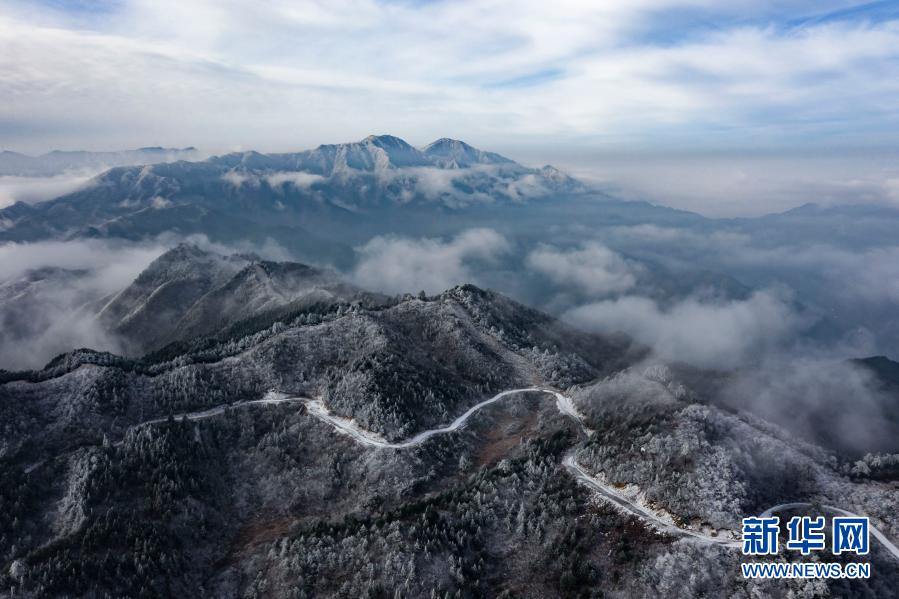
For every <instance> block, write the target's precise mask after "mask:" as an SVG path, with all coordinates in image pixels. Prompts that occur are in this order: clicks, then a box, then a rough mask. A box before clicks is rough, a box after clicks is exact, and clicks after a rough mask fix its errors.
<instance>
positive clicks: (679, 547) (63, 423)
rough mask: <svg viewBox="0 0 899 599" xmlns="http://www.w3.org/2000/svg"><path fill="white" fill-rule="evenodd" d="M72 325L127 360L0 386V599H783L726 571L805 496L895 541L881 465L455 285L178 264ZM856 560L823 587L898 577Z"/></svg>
mask: <svg viewBox="0 0 899 599" xmlns="http://www.w3.org/2000/svg"><path fill="white" fill-rule="evenodd" d="M45 274H47V275H49V274H52V273H45ZM38 280H39V278H37V277H35V278H34V281H38ZM90 306H91V309H93V310H95V313H96V314H97V315H98V316H97V318H98V319H99V322H101V323H102V324H103V325H104V326H106V327H110V329H111V330H114V331H116V332H117V333H118V334H121V335H123V336H125V337H129V338H130V339H132V340H133V341H136V342H138V343H143V344H145V345H146V347H145V349H148V350H150V353H147V354H145V355H140V354H139V353H134V354H130V355H127V356H123V355H117V354H112V353H103V352H97V351H92V350H87V349H82V350H76V351H72V352H67V353H65V354H62V355H60V356H58V357H57V358H56V359H54V360H53V361H51V362H50V363H49V364H47V366H46V367H44V368H41V369H36V370H31V371H22V372H5V371H0V422H2V426H3V435H2V436H0V477H2V480H3V484H2V485H0V508H2V509H0V513H2V514H3V516H2V517H0V590H2V592H4V593H5V594H7V595H9V596H17V597H19V596H25V597H44V596H71V595H79V596H89V597H100V596H103V595H112V596H154V595H166V596H175V595H177V596H235V597H236V596H259V597H261V596H278V597H282V596H283V597H290V596H301V597H302V596H307V597H311V596H335V597H337V596H354V597H355V596H366V595H367V596H369V597H389V596H394V595H396V594H397V593H399V594H400V595H406V596H422V597H427V596H439V597H451V596H522V597H546V596H563V597H569V596H570V597H576V596H581V595H582V591H583V589H591V588H593V589H595V588H602V589H603V592H604V593H605V594H612V595H616V596H622V597H623V596H658V595H660V594H662V595H664V594H666V593H669V592H672V591H673V589H678V590H679V592H680V593H681V594H685V595H689V596H701V595H706V596H715V595H721V594H722V593H723V594H724V595H727V596H734V595H739V594H740V593H741V592H747V593H749V594H750V596H752V595H756V596H767V595H776V596H781V595H783V596H786V593H789V592H791V589H792V586H791V585H792V583H785V582H783V581H747V580H745V579H741V578H738V577H737V575H736V574H735V573H736V572H738V571H739V568H738V561H739V560H740V559H741V556H740V553H739V551H737V550H734V549H733V546H732V545H733V544H734V543H733V541H729V540H728V539H733V538H734V537H733V536H731V535H734V534H736V533H735V532H734V531H735V530H738V527H739V519H740V517H741V516H742V515H743V514H745V513H757V512H758V511H760V510H762V509H765V508H767V507H771V506H773V505H774V504H775V503H778V502H784V501H818V502H823V503H833V504H837V505H840V506H844V507H846V508H847V509H849V508H851V509H861V508H864V509H865V510H866V513H867V514H870V515H872V516H874V517H875V518H876V522H877V525H878V526H880V527H882V528H883V529H884V530H887V531H889V532H890V534H892V531H894V530H896V529H897V527H899V522H897V521H896V519H895V513H896V512H895V510H893V509H892V508H891V506H892V505H893V504H892V499H893V498H894V491H892V490H890V489H889V488H888V487H887V486H885V484H886V483H884V482H883V481H884V480H887V481H888V480H890V476H892V475H891V474H890V472H891V470H890V468H892V466H891V463H888V460H886V458H884V457H876V456H871V457H866V458H865V460H866V461H860V462H857V463H853V461H852V460H851V459H846V458H845V457H844V456H841V455H840V454H835V453H832V452H829V451H828V450H826V449H823V448H821V447H819V446H815V445H811V444H808V443H805V442H803V441H801V440H798V439H797V438H795V436H792V435H790V434H789V433H787V432H786V431H784V430H782V429H780V428H778V427H777V426H776V425H774V424H771V423H766V422H763V421H760V420H759V419H758V418H756V417H753V416H751V415H749V414H745V413H738V412H735V411H732V410H728V409H723V408H721V407H716V404H717V402H716V398H715V395H714V393H715V391H714V389H715V385H713V384H707V383H704V382H703V380H704V377H707V378H708V379H709V380H712V381H714V380H715V379H716V376H717V375H715V374H714V373H705V374H703V373H697V372H695V371H690V370H681V369H679V368H670V367H667V366H664V365H661V364H652V363H648V362H646V359H647V350H646V348H644V347H641V346H640V345H639V344H636V343H634V342H632V341H631V340H629V339H627V338H625V337H611V336H600V335H592V334H588V333H584V332H581V331H578V330H576V329H573V328H572V327H570V326H568V325H566V324H564V323H562V322H559V321H558V320H556V319H554V318H552V317H550V316H547V315H545V314H542V313H540V312H538V311H536V310H533V309H531V308H527V307H525V306H523V305H521V304H519V303H517V302H515V301H513V300H511V299H509V298H507V297H504V296H502V295H501V294H498V293H495V292H492V291H488V290H484V289H481V288H478V287H476V286H473V285H460V286H457V287H454V288H451V289H448V290H446V291H444V292H442V293H438V294H433V295H425V294H420V295H417V296H413V295H409V294H405V295H401V296H395V297H386V296H383V295H380V294H376V293H371V292H368V291H365V290H362V289H359V288H358V287H355V286H353V285H351V284H348V283H345V282H343V281H342V280H341V279H340V277H339V276H337V275H336V274H334V273H332V272H328V271H325V270H322V269H317V268H314V267H309V266H306V265H303V264H298V263H291V262H271V261H265V260H261V259H259V258H258V257H257V256H253V255H249V254H238V255H220V254H215V253H212V252H209V251H205V250H201V249H199V248H196V247H193V246H189V245H180V246H177V247H175V248H173V249H172V250H170V251H168V252H166V253H165V254H163V255H162V256H161V257H159V258H158V259H157V260H156V261H154V262H153V263H152V264H151V265H150V266H149V267H148V268H147V269H146V270H145V271H144V272H142V273H141V274H140V275H139V276H138V277H137V278H136V279H135V280H134V281H133V282H132V284H131V285H129V286H128V287H126V288H125V289H124V290H122V291H121V292H119V293H117V294H115V295H114V296H112V297H110V298H104V299H103V300H102V301H100V302H97V303H93V304H90ZM871 364H872V367H876V368H878V369H879V370H881V371H883V372H893V371H894V370H896V368H897V366H896V365H895V364H891V363H889V361H886V362H884V361H883V360H875V361H873V362H872V363H871ZM544 390H550V391H551V393H555V394H556V395H552V394H550V395H549V396H548V397H547V394H546V393H545V391H544ZM556 390H565V391H564V392H559V391H556ZM506 391H508V392H509V393H506V394H504V393H503V392H506ZM563 393H564V394H563ZM491 397H493V398H494V399H493V400H490V401H484V400H485V398H491ZM460 419H462V420H460ZM454 421H456V422H459V423H460V424H458V425H450V424H449V423H453V422H454ZM423 434H424V435H426V436H424V437H422V436H421V435H423ZM416 435H419V436H418V437H417V436H416ZM417 438H421V439H422V440H421V441H415V442H411V441H407V440H410V439H413V440H414V439H417ZM360 439H361V440H362V441H364V443H363V442H360ZM391 443H392V444H393V445H391ZM379 447H380V449H379ZM885 460H886V461H885ZM869 559H870V560H872V562H873V564H874V567H875V568H876V571H877V572H878V576H877V577H872V579H870V580H869V581H865V582H864V583H860V582H858V581H853V582H848V581H835V582H833V583H832V584H833V590H835V591H836V592H838V593H842V594H847V591H848V592H851V593H855V594H858V593H861V594H864V593H866V592H867V593H869V594H877V593H880V592H885V591H886V590H887V589H888V588H889V587H890V586H891V585H893V584H895V580H897V579H899V567H897V565H896V563H895V560H893V558H892V556H890V555H889V554H888V553H887V552H885V551H883V550H882V548H880V547H879V546H878V547H877V549H875V550H874V551H873V553H872V555H871V557H870V558H869ZM678 564H684V567H689V568H690V569H691V570H692V569H694V568H699V569H700V571H702V572H704V573H705V574H704V575H703V576H702V577H696V576H692V577H691V576H687V575H686V574H685V572H684V571H683V569H682V568H680V567H678ZM687 565H688V566H687ZM859 585H863V586H859Z"/></svg>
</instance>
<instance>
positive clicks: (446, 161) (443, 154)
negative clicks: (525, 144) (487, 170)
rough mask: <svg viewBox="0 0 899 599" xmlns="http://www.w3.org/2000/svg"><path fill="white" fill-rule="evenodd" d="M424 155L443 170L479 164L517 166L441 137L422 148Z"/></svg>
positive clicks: (496, 155)
mask: <svg viewBox="0 0 899 599" xmlns="http://www.w3.org/2000/svg"><path fill="white" fill-rule="evenodd" d="M422 153H423V154H424V155H425V156H427V157H428V158H430V159H431V160H433V161H434V162H435V163H436V164H437V166H440V167H441V168H470V167H472V166H475V165H479V164H515V163H514V162H513V161H512V160H509V159H508V158H506V157H505V156H500V155H499V154H496V153H494V152H485V151H483V150H479V149H477V148H475V147H473V146H470V145H469V144H467V143H465V142H464V141H461V140H458V139H451V138H449V137H441V138H440V139H438V140H437V141H434V142H431V143H430V144H428V145H426V146H425V147H424V148H422Z"/></svg>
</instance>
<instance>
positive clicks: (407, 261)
mask: <svg viewBox="0 0 899 599" xmlns="http://www.w3.org/2000/svg"><path fill="white" fill-rule="evenodd" d="M508 250H509V244H508V242H507V241H506V239H505V238H504V237H503V236H502V235H500V234H498V233H497V232H496V231H493V230H491V229H469V230H468V231H465V232H463V233H460V234H459V235H458V236H456V237H455V238H453V239H451V240H449V241H443V240H440V239H408V238H401V237H392V236H388V237H376V238H374V239H372V240H371V241H369V242H368V243H367V244H365V245H364V246H362V247H361V248H359V254H360V260H359V263H358V265H357V266H356V269H355V271H354V272H353V275H352V276H353V279H354V280H355V282H356V283H358V284H359V285H361V286H362V287H364V288H367V289H372V290H377V291H384V292H387V293H408V292H415V291H416V290H423V291H425V292H427V293H438V292H440V291H443V290H445V289H447V288H449V287H452V286H453V285H457V284H462V283H471V282H477V281H478V280H479V276H478V274H477V270H476V269H475V268H474V267H475V266H478V265H480V266H481V267H483V265H484V263H485V262H486V263H490V262H493V261H494V260H495V259H496V258H498V257H499V256H500V255H502V254H503V253H505V252H507V251H508Z"/></svg>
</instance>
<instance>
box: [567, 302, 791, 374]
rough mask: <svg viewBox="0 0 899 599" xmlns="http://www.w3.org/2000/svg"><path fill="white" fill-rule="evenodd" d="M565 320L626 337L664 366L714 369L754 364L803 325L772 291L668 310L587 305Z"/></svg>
mask: <svg viewBox="0 0 899 599" xmlns="http://www.w3.org/2000/svg"><path fill="white" fill-rule="evenodd" d="M564 317H565V318H566V319H568V320H570V321H571V322H573V323H575V324H577V325H579V326H582V327H585V328H587V329H590V330H594V331H598V332H603V333H616V332H623V333H627V334H629V335H631V336H632V337H634V338H635V339H636V340H637V341H639V342H640V343H643V344H645V345H647V346H649V347H651V348H652V349H653V351H654V352H655V353H656V354H657V355H658V356H659V357H661V358H662V359H664V360H671V361H684V362H687V363H691V364H694V365H696V366H700V367H712V368H719V367H724V368H727V367H735V366H739V365H745V364H746V363H747V362H751V361H753V360H754V359H758V358H759V357H760V356H761V355H762V354H763V353H764V352H765V351H766V350H769V349H771V348H774V347H777V346H778V345H779V344H780V343H782V342H784V341H785V340H787V339H788V338H789V337H790V335H791V334H793V333H795V332H796V331H797V329H798V328H799V327H800V326H801V325H802V324H803V323H802V320H801V319H800V318H799V317H798V316H797V315H796V314H795V313H794V312H793V310H792V309H791V308H790V306H789V304H788V302H787V301H786V300H785V299H784V298H782V297H780V295H778V294H777V293H775V292H772V291H757V292H755V293H753V294H752V295H751V296H750V297H749V298H747V299H745V300H733V301H723V300H720V301H716V300H709V299H704V300H701V299H698V298H689V299H686V300H683V301H680V302H677V303H675V304H674V305H672V306H669V307H663V306H660V305H659V304H657V303H656V302H654V301H653V300H651V299H648V298H644V297H636V296H627V297H622V298H618V299H615V300H607V301H601V302H595V303H592V304H587V305H584V306H581V307H578V308H575V309H573V310H571V311H569V312H568V313H567V314H565V316H564Z"/></svg>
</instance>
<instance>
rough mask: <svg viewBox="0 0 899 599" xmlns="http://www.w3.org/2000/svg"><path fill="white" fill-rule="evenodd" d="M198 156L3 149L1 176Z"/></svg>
mask: <svg viewBox="0 0 899 599" xmlns="http://www.w3.org/2000/svg"><path fill="white" fill-rule="evenodd" d="M198 157H199V152H198V151H197V149H196V148H193V147H190V148H161V147H147V148H138V149H137V150H122V151H118V152H87V151H84V150H76V151H62V150H54V151H52V152H48V153H46V154H41V155H40V156H29V155H27V154H20V153H18V152H12V151H9V150H4V151H2V152H0V177H4V176H9V177H54V176H56V175H61V174H64V173H66V172H69V171H94V172H96V171H98V170H104V169H108V168H112V167H114V166H131V165H137V164H154V163H158V162H172V161H174V160H192V159H196V158H198Z"/></svg>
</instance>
